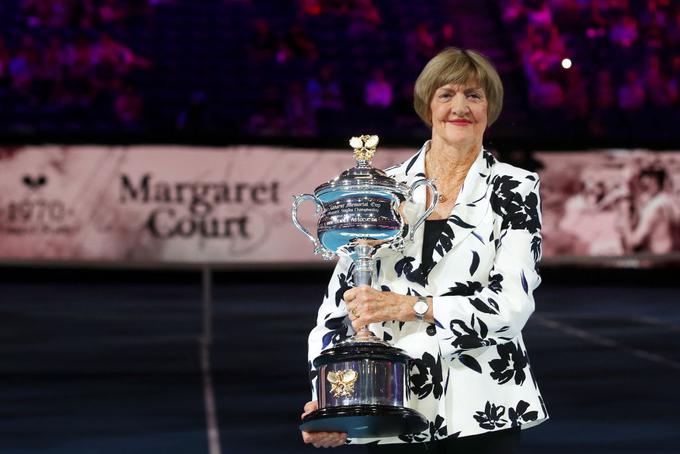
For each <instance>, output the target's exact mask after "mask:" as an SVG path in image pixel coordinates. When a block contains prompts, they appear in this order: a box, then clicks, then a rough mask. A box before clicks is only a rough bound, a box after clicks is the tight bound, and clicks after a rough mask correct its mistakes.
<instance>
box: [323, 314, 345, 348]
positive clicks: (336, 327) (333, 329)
mask: <svg viewBox="0 0 680 454" xmlns="http://www.w3.org/2000/svg"><path fill="white" fill-rule="evenodd" d="M346 319H347V317H346V316H344V315H343V316H341V317H333V318H329V319H328V320H326V322H325V323H324V325H325V327H326V328H327V329H329V330H330V331H328V332H327V333H326V334H325V335H324V336H323V340H322V342H321V349H322V350H323V349H324V348H326V347H328V346H329V345H330V344H337V343H338V342H341V341H343V340H345V339H347V338H348V337H349V335H348V334H347V329H348V327H349V324H348V323H347V322H346Z"/></svg>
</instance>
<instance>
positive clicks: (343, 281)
mask: <svg viewBox="0 0 680 454" xmlns="http://www.w3.org/2000/svg"><path fill="white" fill-rule="evenodd" d="M350 271H351V270H349V271H347V274H344V273H341V274H339V275H338V282H339V283H340V287H339V288H338V290H337V291H336V292H335V307H340V303H341V302H342V301H343V297H344V295H345V292H346V291H347V290H349V289H351V288H352V277H351V276H352V275H351V274H350Z"/></svg>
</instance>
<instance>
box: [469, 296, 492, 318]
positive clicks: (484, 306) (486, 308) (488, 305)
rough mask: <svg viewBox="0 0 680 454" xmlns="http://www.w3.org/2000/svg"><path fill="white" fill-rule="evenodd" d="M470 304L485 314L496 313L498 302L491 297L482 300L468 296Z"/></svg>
mask: <svg viewBox="0 0 680 454" xmlns="http://www.w3.org/2000/svg"><path fill="white" fill-rule="evenodd" d="M469 301H470V304H472V306H473V307H474V308H475V309H477V310H478V311H479V312H484V313H485V314H493V315H498V309H499V307H498V303H497V302H496V301H494V299H493V298H487V301H482V300H481V299H479V298H470V300H469Z"/></svg>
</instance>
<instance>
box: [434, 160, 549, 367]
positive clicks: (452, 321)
mask: <svg viewBox="0 0 680 454" xmlns="http://www.w3.org/2000/svg"><path fill="white" fill-rule="evenodd" d="M503 183H507V184H506V187H508V186H509V187H512V186H513V185H514V186H516V188H513V189H512V190H507V191H503ZM517 183H518V182H517V181H516V180H512V179H506V180H504V181H502V182H501V184H500V185H499V186H500V194H501V195H500V196H499V193H496V191H495V194H494V196H492V197H495V198H496V199H495V200H492V209H493V210H494V212H495V213H496V214H497V215H500V222H501V227H500V231H499V233H498V234H497V235H498V236H497V237H496V238H494V242H495V247H496V256H495V259H494V262H493V266H492V268H491V270H490V272H489V283H488V284H487V285H486V286H483V285H481V284H479V285H477V286H476V288H474V291H472V289H468V291H462V292H460V293H461V294H459V295H446V296H435V297H433V312H434V318H435V327H436V331H437V337H438V340H439V345H440V349H441V353H442V356H444V358H446V359H448V360H449V361H451V360H454V359H456V358H457V357H459V356H460V355H461V353H463V352H466V351H469V350H472V349H475V348H480V347H486V346H489V345H496V344H500V343H505V342H508V341H510V340H512V339H513V338H514V337H516V336H517V335H518V334H520V332H521V330H522V328H523V327H524V325H525V324H526V322H527V320H528V319H529V316H530V315H531V314H532V312H533V311H534V297H533V292H534V290H535V289H536V288H537V287H538V285H539V284H540V282H541V278H540V275H539V273H538V263H539V261H540V258H541V233H540V229H541V202H540V195H539V186H540V182H539V178H538V175H537V174H535V173H531V174H528V176H526V177H525V178H524V179H523V180H522V181H521V182H519V184H517ZM501 201H502V203H501ZM499 212H500V213H499ZM456 285H457V286H459V285H460V286H462V287H465V284H464V283H456ZM460 359H461V361H463V360H464V359H465V360H466V361H473V362H474V361H475V360H474V359H473V358H472V357H471V356H470V355H465V358H464V359H463V358H460Z"/></svg>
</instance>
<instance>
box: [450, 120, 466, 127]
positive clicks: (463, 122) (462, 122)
mask: <svg viewBox="0 0 680 454" xmlns="http://www.w3.org/2000/svg"><path fill="white" fill-rule="evenodd" d="M447 123H451V124H452V125H456V126H467V125H471V124H472V122H471V121H470V120H447Z"/></svg>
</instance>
